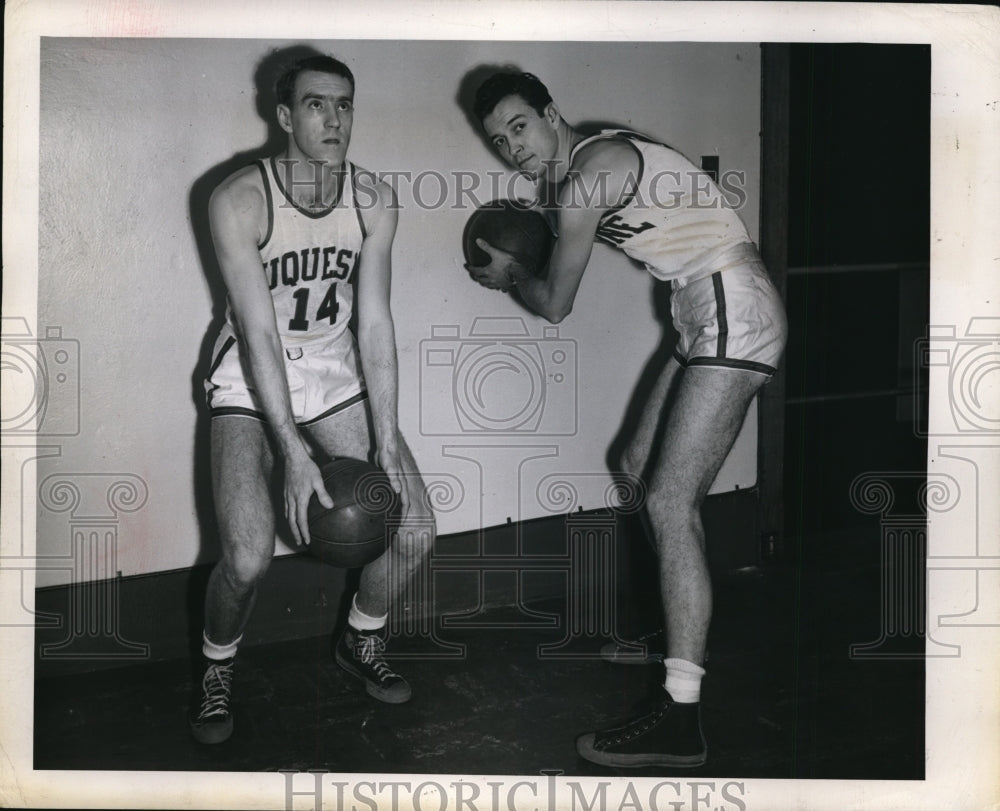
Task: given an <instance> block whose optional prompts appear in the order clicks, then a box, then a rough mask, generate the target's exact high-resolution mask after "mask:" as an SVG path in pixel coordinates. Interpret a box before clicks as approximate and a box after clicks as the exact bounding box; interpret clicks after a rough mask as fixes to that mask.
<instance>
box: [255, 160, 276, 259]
mask: <svg viewBox="0 0 1000 811" xmlns="http://www.w3.org/2000/svg"><path fill="white" fill-rule="evenodd" d="M257 168H258V169H260V176H261V178H262V179H263V181H264V197H265V198H266V200H267V233H266V234H264V239H262V240H261V241H260V243H259V244H258V245H257V249H258V250H260V249H261V248H263V247H264V246H265V245H267V243H268V242H269V241H270V239H271V233H272V232H273V231H274V197H272V196H271V181H270V180H269V179H268V177H267V168H266V167H265V166H264V161H262V160H260V161H257Z"/></svg>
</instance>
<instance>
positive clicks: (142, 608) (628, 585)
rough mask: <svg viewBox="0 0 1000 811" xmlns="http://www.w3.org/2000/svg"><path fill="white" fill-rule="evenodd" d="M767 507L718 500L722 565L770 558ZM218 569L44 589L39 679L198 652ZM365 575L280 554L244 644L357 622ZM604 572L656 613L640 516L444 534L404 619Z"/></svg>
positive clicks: (707, 517) (445, 621) (430, 619)
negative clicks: (763, 529)
mask: <svg viewBox="0 0 1000 811" xmlns="http://www.w3.org/2000/svg"><path fill="white" fill-rule="evenodd" d="M757 512H758V501H757V495H756V492H755V491H753V490H746V491H736V492H734V493H726V494H721V495H718V496H711V497H709V498H708V499H707V500H706V503H705V507H704V510H703V516H704V522H705V531H706V535H707V536H708V548H709V561H710V564H711V567H712V569H713V571H717V572H723V571H734V570H739V569H744V568H748V567H753V566H756V565H758V564H759V562H760V546H759V543H760V541H759V533H758V529H757V527H758V515H757ZM595 545H596V546H595ZM584 547H587V548H589V549H591V551H592V550H593V549H594V548H596V547H600V548H601V549H602V550H603V551H604V553H605V556H604V557H603V558H596V559H597V560H604V561H605V563H604V564H601V565H602V566H610V567H611V568H612V569H613V571H605V570H604V569H602V570H601V571H599V572H590V573H582V572H581V571H580V566H579V560H578V559H581V558H582V555H583V551H582V550H583V549H584ZM609 560H610V561H611V563H610V564H608V563H607V561H609ZM211 569H212V566H211V565H201V566H195V567H193V568H190V569H181V570H175V571H169V572H159V573H155V574H148V575H138V576H134V577H120V578H116V579H113V580H104V581H96V582H89V583H83V584H75V585H68V586H54V587H48V588H41V589H38V590H37V591H36V594H35V611H36V616H37V621H36V628H35V664H36V677H37V678H48V677H55V676H61V675H68V674H71V673H82V672H87V671H92V670H102V669H106V668H112V667H124V666H128V665H131V664H140V663H144V662H158V661H167V660H173V659H180V658H186V657H191V656H196V655H197V654H198V653H199V651H200V645H201V632H202V612H203V609H202V604H203V600H204V595H205V585H206V583H207V581H208V576H209V574H210V573H211ZM357 575H358V572H357V571H344V570H341V569H335V568H333V567H331V566H328V565H326V564H323V563H320V562H319V561H317V560H315V559H314V558H312V557H309V556H307V555H289V556H283V557H279V558H275V560H274V561H273V562H272V564H271V567H270V570H269V571H268V574H267V577H266V578H265V579H264V582H263V583H262V585H261V586H260V588H259V591H258V595H257V604H256V607H255V609H254V614H253V617H252V619H251V622H250V625H249V626H248V628H247V630H246V633H245V634H244V639H243V645H244V646H255V645H262V644H268V643H273V642H278V641H282V640H291V639H306V638H310V637H316V636H322V635H325V634H329V633H331V631H332V629H334V628H336V627H339V626H340V624H341V623H342V622H344V621H345V619H346V616H347V611H348V608H349V601H350V597H351V595H352V594H353V593H354V591H355V588H356V583H357ZM594 575H596V576H597V578H598V580H600V582H604V583H605V584H607V587H608V589H609V592H608V593H609V594H612V595H613V594H615V593H617V594H622V593H625V592H624V591H623V589H628V590H630V591H631V592H634V591H635V590H643V591H644V592H646V591H648V592H649V593H650V597H651V599H650V600H649V601H647V602H648V603H649V605H650V606H651V607H652V608H651V610H653V611H655V610H656V609H655V606H656V605H657V598H656V590H657V586H656V582H657V581H656V575H655V558H654V557H653V556H652V552H651V550H650V548H649V547H648V545H647V544H646V542H645V540H644V538H643V535H642V532H641V530H640V529H639V524H638V521H637V519H636V518H635V516H621V515H615V514H612V513H610V512H608V511H602V510H597V511H591V512H579V513H574V514H572V515H568V516H558V517H554V518H545V519H538V520H535V521H526V522H522V523H520V524H508V525H505V526H499V527H492V528H489V529H486V530H483V531H481V532H478V531H477V532H469V533H461V534H456V535H449V536H442V537H440V538H438V540H437V543H436V545H435V552H434V555H433V557H432V558H431V560H430V562H429V563H428V564H427V565H426V566H425V567H424V571H423V573H422V574H421V575H418V577H417V578H415V579H414V584H415V585H414V587H413V588H411V589H410V590H409V591H408V593H407V598H406V599H405V600H404V604H403V605H402V606H401V607H400V608H399V609H398V610H399V611H400V612H404V613H401V614H394V615H392V616H393V617H395V621H397V622H399V623H403V624H405V625H407V627H410V628H413V627H423V628H428V629H430V628H433V629H435V630H434V634H438V633H439V630H440V629H441V628H442V627H445V628H447V627H461V626H466V627H477V625H476V623H477V617H478V616H479V615H481V614H484V613H486V612H488V611H489V610H491V609H496V608H499V607H511V608H512V609H514V610H515V611H517V610H520V608H522V607H524V606H527V605H529V604H531V603H535V602H541V601H546V600H549V601H551V600H552V599H553V598H559V597H565V596H567V595H569V594H570V592H572V591H573V590H574V589H577V590H579V589H584V588H586V589H591V590H592V589H593V587H594V582H595V578H594ZM395 610H397V609H395V608H394V611H395ZM526 615H527V612H526ZM390 621H391V622H392V621H393V620H390ZM441 633H443V634H444V635H445V636H446V632H441Z"/></svg>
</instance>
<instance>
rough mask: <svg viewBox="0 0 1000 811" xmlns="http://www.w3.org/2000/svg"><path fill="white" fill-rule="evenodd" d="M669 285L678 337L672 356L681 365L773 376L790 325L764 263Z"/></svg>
mask: <svg viewBox="0 0 1000 811" xmlns="http://www.w3.org/2000/svg"><path fill="white" fill-rule="evenodd" d="M671 287H672V290H671V297H670V312H671V314H672V316H673V321H674V327H675V328H676V329H677V332H678V333H679V334H680V338H679V339H678V341H677V347H676V348H675V349H674V357H675V358H676V359H677V361H678V362H679V363H680V364H681V365H682V366H685V367H688V366H712V367H717V368H723V369H744V370H746V371H750V372H757V373H759V374H762V375H766V376H767V377H770V376H771V375H773V374H774V372H775V368H776V367H777V365H778V360H779V359H780V358H781V354H782V352H783V351H784V349H785V342H786V340H787V338H788V322H787V320H786V318H785V307H784V304H783V303H782V301H781V296H780V295H779V293H778V291H777V289H776V288H775V286H774V284H773V283H772V282H771V279H770V277H769V276H768V275H767V269H766V268H765V267H764V263H763V262H761V261H760V260H759V259H756V260H754V259H751V260H749V261H744V262H741V263H740V264H737V265H733V266H729V267H727V268H726V269H725V270H721V271H718V272H716V273H713V274H712V275H711V276H705V277H702V278H700V279H696V280H694V281H691V282H688V283H686V284H685V283H683V282H678V281H675V282H672V284H671Z"/></svg>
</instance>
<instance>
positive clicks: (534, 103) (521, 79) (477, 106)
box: [472, 72, 552, 124]
mask: <svg viewBox="0 0 1000 811" xmlns="http://www.w3.org/2000/svg"><path fill="white" fill-rule="evenodd" d="M507 96H520V97H521V98H522V99H523V100H524V102H525V104H528V105H529V106H531V107H532V108H533V109H534V111H535V112H536V113H538V114H539V115H543V114H544V113H545V108H546V107H548V106H549V105H550V104H551V103H552V96H551V95H549V89H548V88H547V87H546V86H545V85H544V84H542V81H541V79H539V78H538V77H537V76H535V75H534V74H532V73H514V72H501V73H494V74H493V75H492V76H490V78H489V79H487V80H486V81H485V82H483V83H482V84H481V85H479V89H478V90H477V91H476V99H475V101H474V102H473V107H472V109H473V112H474V113H475V116H476V118H478V119H479V123H480V124H482V123H483V119H485V118H486V116H488V115H489V114H490V113H492V112H493V109H494V108H495V107H496V106H497V105H498V104H499V103H500V102H501V101H502V100H503V99H505V98H507Z"/></svg>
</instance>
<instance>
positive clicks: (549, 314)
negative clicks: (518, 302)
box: [542, 303, 573, 324]
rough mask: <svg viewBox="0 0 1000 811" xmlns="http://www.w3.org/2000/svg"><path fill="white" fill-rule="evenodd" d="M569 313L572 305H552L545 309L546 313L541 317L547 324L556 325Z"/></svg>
mask: <svg viewBox="0 0 1000 811" xmlns="http://www.w3.org/2000/svg"><path fill="white" fill-rule="evenodd" d="M571 312H573V305H572V303H570V304H565V305H552V306H550V307H548V308H546V311H545V312H544V313H542V315H543V316H544V317H545V320H546V321H548V322H549V323H552V324H558V323H559V322H560V321H562V320H563V319H564V318H565V317H566V316H567V315H569V314H570V313H571Z"/></svg>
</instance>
